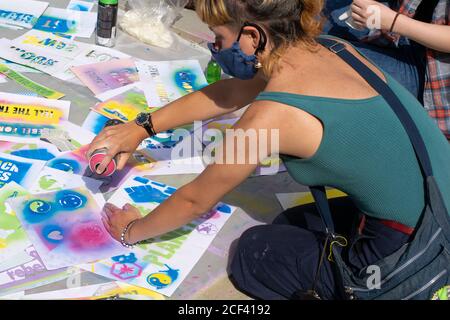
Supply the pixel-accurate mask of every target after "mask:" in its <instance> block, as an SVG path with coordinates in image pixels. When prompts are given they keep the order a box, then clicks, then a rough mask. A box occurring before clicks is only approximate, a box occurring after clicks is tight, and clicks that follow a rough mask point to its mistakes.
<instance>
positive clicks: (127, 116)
mask: <svg viewBox="0 0 450 320" xmlns="http://www.w3.org/2000/svg"><path fill="white" fill-rule="evenodd" d="M113 91H114V90H113ZM92 109H93V110H94V111H96V112H98V113H100V114H101V115H103V116H105V117H108V118H111V119H118V120H122V121H124V122H128V121H132V120H134V119H135V118H136V117H137V115H138V114H139V113H141V112H154V111H156V110H158V109H159V108H152V107H151V106H149V105H148V104H147V99H146V98H145V94H144V92H143V91H142V90H141V89H139V88H138V87H136V86H135V87H133V88H130V89H129V90H127V91H125V92H122V93H120V94H118V95H114V96H112V97H111V98H108V99H106V100H105V101H103V102H100V103H98V104H96V105H95V106H94V107H93V108H92Z"/></svg>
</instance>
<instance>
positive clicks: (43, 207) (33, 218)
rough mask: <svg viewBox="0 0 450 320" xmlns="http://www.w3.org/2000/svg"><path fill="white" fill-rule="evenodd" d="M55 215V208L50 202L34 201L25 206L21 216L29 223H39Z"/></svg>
mask: <svg viewBox="0 0 450 320" xmlns="http://www.w3.org/2000/svg"><path fill="white" fill-rule="evenodd" d="M54 213H55V208H54V206H53V204H52V203H51V202H48V201H46V200H40V199H34V200H30V201H28V202H27V203H26V204H25V207H24V210H23V216H24V218H25V220H26V221H28V222H29V223H39V222H42V221H45V220H47V219H48V218H49V217H50V216H52V215H53V214H54Z"/></svg>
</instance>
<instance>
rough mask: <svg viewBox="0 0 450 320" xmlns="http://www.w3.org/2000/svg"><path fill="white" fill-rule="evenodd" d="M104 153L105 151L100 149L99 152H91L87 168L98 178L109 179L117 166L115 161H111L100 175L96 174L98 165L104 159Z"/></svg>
mask: <svg viewBox="0 0 450 320" xmlns="http://www.w3.org/2000/svg"><path fill="white" fill-rule="evenodd" d="M106 152H107V150H106V149H100V150H96V151H95V152H93V153H92V155H91V158H90V159H89V168H90V169H91V171H92V172H94V173H96V174H98V175H100V176H104V177H109V176H111V175H112V174H113V173H114V172H115V171H116V169H117V164H116V160H115V159H112V160H111V162H110V163H109V164H108V166H107V167H106V169H105V170H104V171H103V172H102V173H98V172H97V168H98V166H99V165H100V163H102V161H103V159H104V158H105V156H106Z"/></svg>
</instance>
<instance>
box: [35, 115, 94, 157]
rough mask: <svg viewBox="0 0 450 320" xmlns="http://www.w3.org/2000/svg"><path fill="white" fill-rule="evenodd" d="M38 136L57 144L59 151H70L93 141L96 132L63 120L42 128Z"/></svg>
mask: <svg viewBox="0 0 450 320" xmlns="http://www.w3.org/2000/svg"><path fill="white" fill-rule="evenodd" d="M38 138H39V139H40V140H41V141H45V142H50V143H51V144H53V145H55V146H56V147H57V148H58V150H59V151H70V150H76V149H78V148H80V147H82V146H83V145H86V144H89V143H91V142H92V140H93V139H94V138H95V134H93V133H92V132H90V131H88V130H84V129H83V128H82V127H80V126H77V125H76V124H73V123H72V122H69V121H62V122H61V123H60V124H59V125H57V126H54V127H52V128H44V129H42V130H40V131H39V135H38Z"/></svg>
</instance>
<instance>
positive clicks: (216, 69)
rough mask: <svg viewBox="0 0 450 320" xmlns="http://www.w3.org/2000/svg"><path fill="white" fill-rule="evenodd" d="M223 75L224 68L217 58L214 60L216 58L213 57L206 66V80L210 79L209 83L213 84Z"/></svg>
mask: <svg viewBox="0 0 450 320" xmlns="http://www.w3.org/2000/svg"><path fill="white" fill-rule="evenodd" d="M221 77H222V68H221V67H220V65H219V64H218V63H217V62H216V60H214V58H211V60H210V61H209V63H208V66H207V67H206V81H208V83H209V84H213V83H214V82H217V81H219V80H220V78H221Z"/></svg>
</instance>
